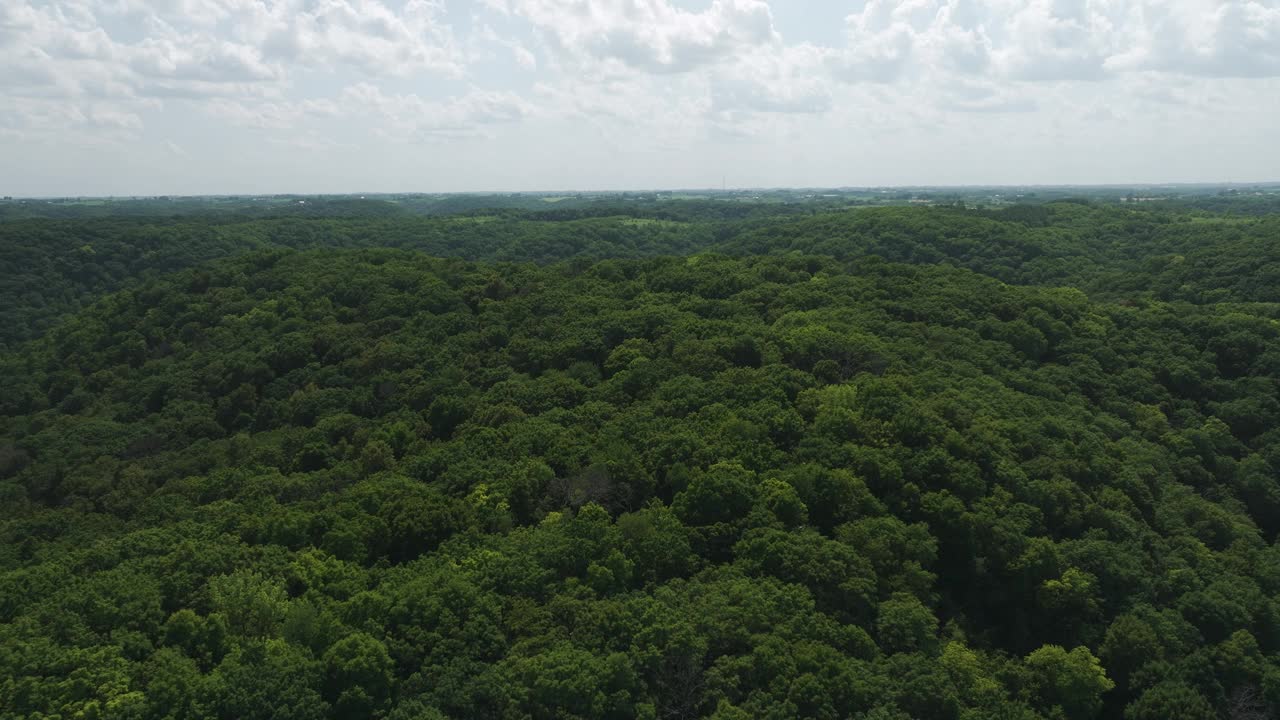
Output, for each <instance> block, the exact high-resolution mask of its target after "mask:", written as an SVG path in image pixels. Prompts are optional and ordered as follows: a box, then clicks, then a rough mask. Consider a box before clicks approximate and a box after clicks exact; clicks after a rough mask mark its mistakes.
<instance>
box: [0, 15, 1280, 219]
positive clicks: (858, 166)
mask: <svg viewBox="0 0 1280 720" xmlns="http://www.w3.org/2000/svg"><path fill="white" fill-rule="evenodd" d="M1273 180H1280V0H901V1H896V0H865V1H860V0H853V1H852V2H834V1H829V0H771V1H769V0H701V1H700V0H469V1H464V0H74V1H68V2H43V1H41V0H0V195H12V196H45V195H117V196H122V195H123V196H128V195H142V194H226V193H236V194H242V193H244V194H249V193H286V192H296V193H346V192H449V191H516V190H538V191H552V190H621V189H656V188H707V187H721V186H722V185H724V186H728V187H783V186H791V187H843V186H855V187H862V186H885V185H974V184H1093V183H1119V184H1125V183H1163V182H1260V181H1273Z"/></svg>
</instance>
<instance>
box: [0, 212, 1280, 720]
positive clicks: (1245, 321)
mask: <svg viewBox="0 0 1280 720" xmlns="http://www.w3.org/2000/svg"><path fill="white" fill-rule="evenodd" d="M1051 212H1053V213H1057V212H1059V210H1058V209H1056V208H1055V209H1052V210H1051ZM1081 212H1084V213H1086V216H1087V214H1088V213H1091V212H1094V211H1091V210H1088V209H1085V210H1083V211H1081ZM895 213H903V216H902V217H898V216H897V215H895ZM910 220H917V221H919V222H920V223H922V225H921V229H919V230H911V231H910V232H908V233H907V234H906V235H905V236H904V237H905V240H904V241H906V242H911V243H914V244H915V245H916V246H917V247H921V248H923V247H926V246H930V247H936V248H941V249H942V250H941V252H942V255H943V257H935V256H931V257H915V256H911V255H910V254H909V256H908V257H901V258H895V259H901V260H909V261H911V262H912V263H916V264H910V263H904V262H888V261H886V260H884V259H881V258H879V257H872V255H880V256H883V255H891V256H892V251H894V250H895V247H896V246H893V245H892V244H891V243H889V242H888V241H887V239H883V238H881V239H875V238H879V237H880V236H879V235H877V233H878V232H880V231H879V230H876V229H875V228H876V227H878V226H876V225H875V223H876V222H879V221H883V222H886V223H890V224H893V223H906V222H908V221H910ZM827 221H828V220H821V221H819V220H814V221H812V223H810V221H803V222H801V223H800V224H799V225H798V226H796V227H798V228H799V229H802V230H803V231H804V232H805V233H807V234H808V235H807V237H812V236H815V235H817V234H818V229H819V228H820V227H821V225H820V224H819V223H820V222H827ZM829 221H830V222H831V223H833V224H832V225H831V228H832V230H831V233H832V234H833V235H839V234H841V233H843V232H844V229H843V228H844V227H845V224H846V223H852V226H853V227H857V228H859V230H858V232H859V233H861V234H862V236H865V237H868V238H872V239H871V240H869V241H867V242H870V243H872V244H870V245H868V246H867V248H868V249H867V250H866V251H863V250H857V249H855V250H854V251H852V252H845V251H844V250H843V248H844V247H845V245H844V244H843V242H842V243H840V244H839V245H838V247H835V248H833V249H831V250H824V249H823V248H821V247H813V248H809V247H806V246H804V243H802V242H800V241H797V243H796V245H797V247H796V248H794V249H798V250H799V251H800V252H798V253H797V252H794V251H793V248H792V247H790V246H783V245H782V244H781V240H779V242H778V247H776V248H775V247H769V248H768V253H769V254H757V255H751V256H745V257H733V256H727V255H721V254H714V253H703V254H698V255H693V256H688V257H661V258H639V259H613V260H602V261H598V262H590V261H586V260H579V261H576V262H572V263H553V264H550V265H537V264H532V263H515V264H512V263H503V262H481V263H473V262H468V261H465V260H461V259H444V258H435V257H430V256H428V255H426V254H424V253H421V252H414V251H409V250H388V249H365V250H338V249H333V248H327V249H314V250H308V251H304V252H296V251H292V250H282V249H266V250H256V251H253V252H250V253H248V254H245V255H240V256H237V257H233V258H229V259H223V260H220V261H216V262H214V263H211V264H204V265H201V266H200V267H197V268H189V269H185V270H181V271H178V272H176V273H173V274H168V275H164V276H158V277H150V278H144V279H142V280H140V281H137V282H136V283H135V284H133V285H132V286H131V287H130V288H129V289H126V290H123V291H121V292H118V293H116V294H112V295H110V296H107V297H105V298H103V299H101V300H98V301H95V302H94V303H93V304H92V305H91V306H90V307H88V308H87V309H86V310H83V311H81V312H78V313H77V314H75V315H74V316H72V317H70V318H69V319H67V320H65V321H63V322H61V323H60V324H59V325H58V326H57V327H56V328H54V329H53V330H52V331H50V332H49V333H47V334H46V335H45V336H44V337H43V338H41V339H39V340H36V341H34V342H31V343H27V344H25V345H23V346H22V347H21V349H20V351H18V352H15V353H10V354H8V355H3V356H0V357H3V359H2V360H0V374H2V375H3V376H4V377H5V378H6V386H5V392H4V393H3V396H2V397H0V437H3V440H0V477H2V478H3V480H2V481H0V533H2V536H3V542H2V543H0V648H3V650H2V651H0V716H3V717H6V718H52V717H86V718H99V717H100V718H146V719H151V718H155V719H160V718H219V719H226V720H230V719H232V718H262V719H264V720H265V719H267V718H298V719H308V720H311V719H315V720H321V719H325V718H367V717H383V718H394V719H395V720H409V719H411V718H413V719H416V718H446V717H447V718H486V717H488V718H522V717H530V718H681V717H717V718H754V717H773V718H790V717H806V718H850V717H852V718H862V719H863V720H872V719H875V720H890V719H892V720H906V719H907V718H922V719H927V720H961V719H963V720H970V719H972V720H977V719H978V718H991V717H1000V718H1018V719H1024V720H1057V719H1060V718H1061V719H1067V720H1083V719H1085V718H1117V719H1118V718H1125V720H1157V719H1160V720H1164V719H1167V718H1181V719H1188V720H1215V719H1222V718H1227V719H1234V718H1246V717H1263V716H1268V714H1269V713H1271V712H1273V710H1274V708H1275V707H1277V703H1280V600H1278V599H1277V598H1278V597H1280V549H1278V548H1277V546H1276V544H1275V542H1276V536H1277V532H1280V487H1278V486H1277V481H1276V478H1277V469H1280V434H1278V432H1280V431H1277V429H1276V428H1277V422H1278V421H1280V386H1278V383H1277V378H1278V377H1280V339H1278V334H1280V325H1277V323H1276V321H1275V320H1273V319H1272V318H1270V317H1268V316H1267V315H1266V314H1265V311H1266V307H1267V306H1264V305H1256V304H1255V305H1242V304H1239V303H1234V304H1224V303H1215V302H1212V296H1203V297H1199V298H1197V299H1198V300H1206V299H1207V300H1208V301H1205V302H1196V303H1192V302H1186V301H1185V300H1184V299H1180V298H1178V297H1176V293H1175V297H1171V298H1169V299H1168V300H1163V299H1159V298H1158V297H1155V295H1159V294H1160V293H1159V292H1158V291H1150V292H1144V293H1142V294H1138V295H1134V296H1133V297H1130V298H1128V299H1126V301H1125V302H1123V303H1119V302H1115V303H1113V302H1109V301H1104V300H1095V299H1091V298H1090V297H1089V295H1087V294H1086V293H1085V292H1082V291H1080V290H1076V289H1071V288H1051V287H1034V286H1030V285H1027V286H1021V285H1016V284H1012V283H1010V282H1008V280H1016V279H1018V278H1017V277H1009V276H1006V273H1008V272H1010V271H1014V272H1022V270H1019V269H1018V268H1019V267H1020V266H1019V265H1018V264H1017V263H1009V264H1007V265H1006V264H999V265H997V264H995V263H994V262H993V263H992V267H987V268H981V267H979V268H976V269H970V268H969V267H967V266H970V265H972V266H981V265H982V264H983V263H984V262H986V261H985V260H984V258H989V257H1005V256H1007V255H1008V253H1010V252H1012V251H1011V250H1009V249H1006V248H1005V247H1004V245H1008V246H1009V247H1010V248H1012V247H1016V246H1017V242H1016V238H1017V237H1019V236H1017V235H1010V236H1007V238H1006V239H1000V237H1001V236H996V237H994V239H992V241H991V244H992V247H994V248H995V249H991V248H989V247H987V246H984V245H983V244H982V243H979V242H976V241H974V242H966V243H960V244H948V243H950V242H951V241H949V240H946V238H948V237H969V236H971V235H972V233H973V232H976V230H977V229H983V228H990V229H992V230H993V231H994V230H996V229H999V228H1004V227H1005V226H1006V224H1007V222H1006V223H1002V222H1000V221H993V220H992V219H990V218H985V217H981V216H971V215H969V214H965V213H956V212H952V211H941V210H928V209H920V210H911V211H905V210H904V211H873V212H872V213H871V214H870V215H863V214H853V215H850V216H847V217H846V216H841V217H839V218H831V219H829ZM950 222H955V223H956V226H955V228H956V229H955V231H954V232H953V233H947V232H946V228H947V224H948V223H950ZM1009 222H1011V221H1009ZM1019 222H1022V221H1019ZM1090 222H1093V221H1092V220H1089V219H1088V217H1086V220H1085V223H1086V224H1088V223H1090ZM1151 222H1152V223H1154V222H1155V221H1154V220H1153V221H1151ZM1268 222H1269V221H1268ZM866 223H871V226H870V229H865V226H864V224H866ZM263 227H271V226H263ZM281 227H282V228H286V229H288V230H289V231H290V232H297V233H299V236H301V234H302V233H304V228H305V227H307V226H306V225H293V224H289V223H285V224H284V225H283V226H281ZM332 227H336V228H341V227H344V226H343V225H342V223H336V224H333V225H332ZM350 227H353V228H359V227H362V226H359V225H356V226H350ZM391 227H395V226H391ZM465 227H467V226H465V225H459V226H458V232H460V233H461V232H464V231H463V230H462V228H465ZM623 227H630V226H627V225H625V224H624V225H623ZM906 227H908V228H913V227H915V226H912V225H906ZM931 227H939V228H941V229H940V230H939V233H940V234H939V235H937V236H936V237H932V238H930V237H926V236H925V235H924V234H923V233H925V232H927V231H928V230H927V228H931ZM1024 227H1026V228H1027V235H1025V236H1024V237H1031V236H1033V235H1034V234H1035V231H1037V230H1043V229H1044V228H1045V227H1048V226H1045V225H1036V224H1034V223H1025V222H1024ZM1261 227H1264V228H1265V227H1267V226H1266V225H1263V226H1261ZM277 229H280V228H277ZM1157 229H1159V230H1161V233H1163V234H1161V233H1153V234H1151V235H1149V236H1146V235H1144V236H1138V235H1134V236H1133V237H1132V238H1130V239H1129V240H1127V241H1125V242H1128V243H1130V244H1131V245H1133V246H1134V247H1138V246H1142V245H1143V244H1144V243H1154V242H1159V243H1175V242H1177V238H1179V237H1181V236H1180V235H1178V234H1177V233H1176V232H1173V231H1172V230H1170V229H1166V228H1157ZM1238 229H1239V232H1240V233H1241V234H1240V235H1238V236H1236V235H1233V234H1232V233H1234V232H1235V230H1236V229H1235V228H1225V227H1220V226H1219V225H1212V224H1211V225H1208V226H1206V228H1205V233H1206V234H1205V237H1206V238H1207V241H1210V242H1219V240H1213V238H1215V237H1218V236H1217V235H1215V233H1220V234H1221V235H1222V238H1221V246H1222V247H1228V246H1229V242H1238V243H1240V244H1241V245H1242V246H1243V245H1247V244H1249V243H1255V244H1258V243H1261V242H1262V241H1261V240H1259V239H1258V237H1257V235H1255V233H1259V232H1261V230H1258V229H1257V228H1255V227H1254V226H1244V227H1241V228H1238ZM1166 231H1167V232H1166ZM219 232H220V228H219V227H218V226H214V227H212V228H210V229H209V230H208V233H209V237H210V238H218V237H219V235H218V233H219ZM1010 232H1012V231H1010ZM280 234H283V231H281V233H280ZM279 237H280V235H271V234H269V233H268V234H266V235H263V236H261V237H260V238H259V239H260V240H261V241H262V242H263V243H266V242H268V241H270V242H279ZM324 237H325V238H329V237H332V236H330V235H326V236H324ZM442 237H448V236H447V235H444V234H442ZM549 237H564V236H563V235H559V236H554V235H553V236H549ZM849 237H853V235H852V234H851V235H850V236H849ZM885 237H887V236H885ZM1036 237H1039V236H1036ZM1071 237H1076V236H1071ZM1089 237H1090V236H1089V235H1088V234H1087V233H1085V234H1083V235H1081V236H1080V238H1082V239H1080V242H1085V243H1086V244H1088V243H1094V244H1091V245H1088V246H1089V247H1111V245H1110V244H1108V243H1104V242H1101V241H1097V242H1095V241H1093V240H1089ZM1103 237H1109V236H1103ZM352 238H355V239H357V241H359V242H367V243H369V244H374V242H375V238H374V237H365V236H362V235H359V233H358V232H357V231H356V230H354V229H353V230H352ZM912 238H919V239H918V240H912ZM85 240H87V241H88V242H92V239H85ZM318 242H319V241H318ZM322 242H325V243H326V244H334V245H337V244H341V243H338V242H332V243H330V242H329V240H328V239H325V240H323V241H322ZM804 242H808V241H807V240H806V241H804ZM1116 242H1117V243H1119V242H1120V241H1116ZM1036 243H1041V244H1042V246H1044V247H1047V248H1049V251H1050V252H1053V249H1052V244H1051V243H1048V240H1047V239H1045V238H1040V239H1037V240H1027V241H1026V244H1027V245H1034V244H1036ZM280 244H289V243H288V242H281V243H280ZM294 244H296V245H306V243H303V242H296V243H294ZM387 244H406V243H399V242H392V241H387ZM212 245H216V242H214V243H212ZM158 247H160V248H162V249H166V250H167V249H168V248H169V247H170V246H169V245H168V244H165V243H161V244H160V245H159V246H158ZM459 247H461V246H459ZM1160 247H1161V250H1162V252H1163V251H1164V250H1165V249H1167V248H1168V247H1173V245H1172V244H1170V245H1167V246H1166V245H1161V246H1160ZM1267 247H1268V246H1264V245H1261V244H1258V245H1257V256H1258V257H1260V258H1265V257H1267V253H1268V252H1270V251H1269V250H1268V249H1267ZM962 248H968V249H967V250H962ZM740 249H741V250H742V251H744V252H745V251H746V250H747V248H746V247H745V246H744V247H743V248H740ZM759 249H760V250H765V249H766V248H764V247H761V248H759ZM1192 250H1194V248H1192V247H1188V253H1187V255H1186V262H1200V260H1197V259H1195V258H1196V257H1197V256H1196V255H1194V254H1193V253H1192V252H1191V251H1192ZM775 251H777V252H781V253H782V254H777V255H775V254H772V253H774V252H775ZM1107 251H1108V252H1110V251H1111V250H1107ZM806 252H819V253H825V254H826V255H827V257H822V256H818V255H809V254H804V253H806ZM904 252H905V251H904ZM911 252H915V251H911ZM1115 252H1120V253H1123V252H1128V250H1123V246H1122V249H1120V250H1115ZM617 254H625V252H624V250H618V251H617ZM638 254H642V253H638ZM831 256H838V257H839V258H840V259H836V258H835V257H831ZM1219 261H1221V262H1223V263H1230V262H1233V260H1232V259H1231V256H1230V255H1229V254H1225V253H1223V254H1220V255H1219V256H1218V259H1217V260H1215V259H1214V257H1210V256H1207V255H1206V256H1204V258H1203V262H1205V263H1212V262H1219ZM1019 262H1021V261H1019ZM1152 263H1153V264H1152V265H1150V267H1151V274H1150V275H1149V276H1148V277H1149V278H1151V281H1150V282H1146V283H1144V284H1146V285H1148V286H1150V287H1157V288H1158V287H1159V285H1158V284H1156V283H1155V279H1158V278H1161V277H1164V275H1163V274H1162V273H1164V272H1165V270H1163V269H1162V268H1163V267H1164V266H1163V265H1161V264H1160V262H1158V261H1155V260H1153V261H1152ZM956 265H960V266H963V267H955V266H956ZM1022 265H1026V263H1022ZM1206 267H1210V268H1215V267H1217V268H1220V272H1221V273H1222V275H1221V277H1223V278H1226V277H1230V278H1231V281H1232V282H1230V283H1228V284H1226V285H1224V286H1223V287H1222V288H1221V292H1222V293H1224V298H1227V299H1232V300H1235V301H1245V300H1263V299H1265V297H1263V296H1262V295H1259V294H1255V293H1260V292H1262V290H1261V289H1258V288H1255V285H1256V281H1255V280H1251V279H1250V276H1249V275H1248V274H1243V273H1242V274H1241V275H1239V276H1231V275H1230V274H1229V273H1228V272H1227V271H1226V269H1225V268H1226V267H1228V266H1227V265H1223V266H1217V265H1208V266H1206ZM1255 269H1256V268H1255ZM976 270H986V272H978V271H976ZM1087 270H1088V268H1082V269H1080V272H1082V273H1083V272H1086V271H1087ZM1109 270H1110V269H1109V268H1103V269H1102V270H1100V271H1099V272H1097V273H1095V274H1094V275H1093V277H1094V278H1097V282H1103V278H1106V277H1108V275H1107V272H1109ZM1068 271H1070V269H1068ZM1028 272H1029V271H1028ZM1037 272H1038V271H1037ZM1002 276H1006V280H1004V281H1002V280H1000V279H997V278H1000V277H1002ZM1213 278H1214V276H1213V275H1203V276H1198V277H1197V278H1193V280H1196V281H1198V282H1200V283H1202V284H1203V285H1204V286H1205V288H1207V287H1208V285H1209V284H1211V283H1213V282H1216V281H1215V280H1214V279H1213ZM1251 283H1252V284H1251ZM1177 287H1178V288H1180V287H1181V286H1177ZM1126 292H1127V290H1126ZM1200 292H1202V293H1209V292H1211V291H1210V290H1208V289H1203V290H1201V291H1200Z"/></svg>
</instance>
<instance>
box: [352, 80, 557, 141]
mask: <svg viewBox="0 0 1280 720" xmlns="http://www.w3.org/2000/svg"><path fill="white" fill-rule="evenodd" d="M340 106H341V107H342V108H343V109H344V110H343V112H345V113H347V114H351V115H370V116H374V117H376V118H377V119H379V120H381V121H382V127H383V128H384V129H385V134H387V135H388V136H391V137H399V138H403V139H414V138H417V139H423V138H429V137H433V136H440V137H443V136H453V137H456V136H469V135H475V134H477V133H479V132H480V130H481V128H482V127H483V126H486V125H496V124H502V123H511V122H516V121H518V120H521V119H523V118H525V117H527V116H528V115H530V114H531V113H532V112H533V109H532V106H530V105H529V104H528V103H527V102H526V101H524V100H522V99H521V98H520V97H518V96H516V95H514V94H512V93H505V92H490V91H484V90H474V89H473V90H471V91H470V92H468V93H467V94H466V95H463V96H461V97H455V98H450V99H447V100H442V101H432V100H426V99H423V98H422V97H419V96H418V95H416V94H414V93H407V94H395V93H385V92H383V91H382V89H381V88H379V87H377V86H375V85H372V84H370V83H358V84H356V85H352V86H350V87H348V88H346V89H345V90H344V91H343V92H342V95H341V99H340Z"/></svg>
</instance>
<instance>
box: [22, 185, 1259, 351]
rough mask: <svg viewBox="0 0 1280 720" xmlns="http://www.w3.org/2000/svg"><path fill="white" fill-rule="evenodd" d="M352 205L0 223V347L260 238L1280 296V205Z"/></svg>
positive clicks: (1222, 297)
mask: <svg viewBox="0 0 1280 720" xmlns="http://www.w3.org/2000/svg"><path fill="white" fill-rule="evenodd" d="M369 202H370V203H372V201H369ZM471 202H473V201H472V200H468V203H471ZM382 204H383V205H385V204H386V203H382ZM353 205H354V206H355V207H356V208H364V207H365V204H364V203H363V202H362V201H344V202H338V201H332V202H330V203H328V204H323V203H322V204H317V205H315V206H314V207H315V208H316V209H314V210H306V211H305V212H304V211H300V210H294V211H291V212H296V213H301V214H298V215H295V216H290V217H273V218H244V217H240V216H237V215H204V216H191V215H178V216H173V217H164V218H157V217H139V218H129V217H114V218H92V219H83V218H82V219H67V220H55V219H26V220H14V221H9V222H0V349H2V348H13V347H14V346H15V345H16V344H17V343H20V342H22V341H24V340H28V339H31V338H35V337H39V336H40V335H42V334H44V333H45V332H47V331H48V330H49V328H51V327H53V326H54V325H56V324H57V323H58V322H59V320H60V319H61V318H63V317H65V316H66V315H67V314H69V313H72V312H74V311H76V310H77V309H79V308H82V307H84V306H86V305H87V304H89V303H91V302H93V300H94V299H96V298H98V297H100V296H101V295H103V294H105V293H108V292H111V291H114V290H117V289H120V288H122V287H125V286H127V285H130V284H136V283H137V282H139V281H140V280H141V279H143V278H146V277H148V276H151V275H156V274H162V273H166V272H172V271H175V270H180V269H183V268H187V267H192V266H195V265H197V264H200V263H204V262H207V261H210V260H215V259H219V258H225V257H233V256H236V255H239V254H241V253H245V252H251V251H255V250H261V249H266V248H293V249H310V248H363V247H394V248H402V249H411V250H417V251H421V252H424V253H427V254H430V255H434V256H439V257H461V258H465V259H468V260H477V261H512V262H522V261H532V262H537V263H542V264H547V263H554V262H559V261H567V260H571V259H577V260H580V261H583V260H591V259H603V258H636V257H653V256H665V255H688V254H694V253H698V252H706V251H714V252H720V253H723V254H729V255H754V254H760V253H764V254H785V253H800V254H807V255H830V256H832V257H835V258H839V259H848V258H853V257H865V256H877V257H881V258H884V259H888V260H891V261H894V262H906V263H913V264H925V265H928V264H935V263H941V264H950V265H958V266H961V267H966V268H969V269H971V270H974V271H975V272H979V273H982V274H985V275H990V276H992V277H996V278H998V279H1000V280H1002V281H1004V282H1009V283H1016V284H1026V285H1057V286H1072V287H1077V288H1080V289H1083V290H1085V291H1086V292H1088V293H1090V294H1091V295H1092V296H1095V297H1100V298H1107V299H1113V300H1126V301H1128V300H1135V299H1138V298H1145V297H1151V298H1158V299H1163V300H1184V301H1188V302H1193V303H1198V304H1203V303H1207V302H1219V301H1233V302H1280V215H1267V216H1263V217H1257V218H1255V217H1250V216H1242V215H1225V214H1223V215H1213V214H1209V213H1206V212H1203V211H1194V212H1190V211H1188V212H1179V211H1174V210H1169V209H1148V208H1143V209H1137V210H1135V209H1132V208H1129V207H1124V206H1116V205H1088V204H1081V203H1070V202H1057V203H1052V204H1048V205H1020V206H1013V207H1010V208H1007V209H1003V210H972V209H971V210H965V209H957V208H954V207H921V206H912V207H883V208H861V209H856V210H845V211H835V210H830V211H819V210H820V209H821V208H820V206H818V207H816V209H815V206H809V205H802V204H796V205H781V204H756V205H751V204H741V203H739V204H734V203H728V202H718V203H717V202H701V203H698V202H668V203H661V204H631V205H626V204H606V203H597V204H593V205H589V206H566V207H565V208H562V209H559V210H544V211H541V212H529V211H524V210H512V209H496V210H491V211H486V210H483V209H476V208H473V207H472V205H471V204H464V207H465V208H466V209H467V211H468V212H467V214H464V215H450V216H443V217H418V216H412V215H408V214H406V212H404V211H403V210H402V211H399V212H397V213H392V214H387V213H384V212H373V211H371V210H364V209H362V210H361V211H360V212H358V213H353V212H349V210H350V208H351V206H353ZM300 207H304V208H306V207H313V206H309V205H304V206H300ZM374 207H381V205H378V204H376V203H375V204H374ZM325 213H329V215H326V214H325Z"/></svg>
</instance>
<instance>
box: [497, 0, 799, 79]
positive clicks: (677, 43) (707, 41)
mask: <svg viewBox="0 0 1280 720" xmlns="http://www.w3.org/2000/svg"><path fill="white" fill-rule="evenodd" d="M489 5H490V6H491V7H493V8H495V9H497V10H499V11H500V12H503V13H507V14H511V15H515V16H518V17H521V18H523V19H524V20H526V21H528V22H529V23H530V24H532V25H533V27H534V28H535V29H536V30H537V31H538V34H539V36H540V37H541V38H542V39H543V41H544V42H545V43H546V44H547V45H548V46H549V47H550V48H551V49H552V50H553V51H554V52H555V53H557V54H558V55H559V56H560V57H562V58H566V59H569V60H571V61H574V62H577V63H595V62H602V61H603V62H613V63H618V64H620V65H622V66H625V67H629V68H634V69H638V70H644V71H648V72H658V73H679V72H688V71H691V70H694V69H697V68H699V67H704V66H706V65H709V64H713V63H715V62H718V61H720V60H723V59H725V58H727V57H730V56H733V55H735V54H737V53H739V52H741V51H742V50H743V49H744V48H750V47H754V46H758V45H762V44H766V43H771V42H775V41H777V40H778V33H777V31H776V30H774V27H773V15H772V13H771V12H770V10H769V5H768V3H766V2H763V0H714V1H713V2H712V3H711V5H710V7H708V8H707V9H706V10H703V11H701V12H691V11H688V10H683V9H681V8H678V7H676V6H675V5H673V4H672V3H671V2H668V0H490V1H489Z"/></svg>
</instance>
